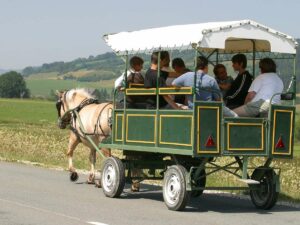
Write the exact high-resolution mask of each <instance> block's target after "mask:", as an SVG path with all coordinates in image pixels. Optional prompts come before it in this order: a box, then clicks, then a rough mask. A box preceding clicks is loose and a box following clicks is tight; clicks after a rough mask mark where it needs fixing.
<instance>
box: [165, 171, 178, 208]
mask: <svg viewBox="0 0 300 225" xmlns="http://www.w3.org/2000/svg"><path fill="white" fill-rule="evenodd" d="M180 191H181V185H180V181H179V177H178V176H177V175H176V174H172V175H171V177H170V179H169V180H168V181H167V183H166V188H165V197H166V201H167V202H168V203H169V204H171V205H174V204H175V203H176V202H177V201H178V199H179V195H180Z"/></svg>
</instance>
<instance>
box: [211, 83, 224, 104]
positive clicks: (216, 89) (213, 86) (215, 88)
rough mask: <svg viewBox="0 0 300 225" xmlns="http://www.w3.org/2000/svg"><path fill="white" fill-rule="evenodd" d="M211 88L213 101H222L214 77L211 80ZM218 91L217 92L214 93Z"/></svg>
mask: <svg viewBox="0 0 300 225" xmlns="http://www.w3.org/2000/svg"><path fill="white" fill-rule="evenodd" d="M212 82H213V83H212V90H213V93H212V96H213V100H214V101H218V102H219V101H222V94H221V90H220V88H219V85H218V83H217V81H216V80H215V79H214V80H213V81H212ZM216 92H218V93H216Z"/></svg>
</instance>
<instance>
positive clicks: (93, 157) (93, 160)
mask: <svg viewBox="0 0 300 225" xmlns="http://www.w3.org/2000/svg"><path fill="white" fill-rule="evenodd" d="M89 159H90V163H91V170H90V175H89V178H88V180H87V182H88V183H89V184H94V183H95V164H96V150H95V149H94V148H90V157H89Z"/></svg>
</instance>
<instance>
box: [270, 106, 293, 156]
mask: <svg viewBox="0 0 300 225" xmlns="http://www.w3.org/2000/svg"><path fill="white" fill-rule="evenodd" d="M277 112H285V113H290V114H291V122H290V141H289V142H290V145H289V151H288V152H275V151H274V150H275V130H276V120H275V119H276V113H277ZM293 116H294V111H293V110H283V109H274V116H273V121H274V125H273V143H272V154H273V155H291V153H292V137H293V135H292V130H293Z"/></svg>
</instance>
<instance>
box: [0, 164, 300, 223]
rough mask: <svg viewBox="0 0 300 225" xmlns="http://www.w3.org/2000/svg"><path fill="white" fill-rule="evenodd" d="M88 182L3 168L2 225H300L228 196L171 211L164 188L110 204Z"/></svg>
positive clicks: (285, 212) (292, 217) (298, 212)
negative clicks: (163, 194)
mask: <svg viewBox="0 0 300 225" xmlns="http://www.w3.org/2000/svg"><path fill="white" fill-rule="evenodd" d="M86 178H87V177H86V176H85V175H81V176H80V178H79V180H78V181H77V182H76V183H71V182H70V181H69V173H68V172H66V171H57V170H49V169H44V168H39V167H34V166H28V165H23V164H15V163H6V162H0V225H50V224H51V225H53V224H56V225H77V224H95V225H103V224H108V225H117V224H122V225H135V224H137V225H147V224H149V225H156V224H163V225H167V224H171V225H177V224H180V225H183V224H184V225H188V224H197V225H200V224H201V225H221V224H222V225H227V224H228V225H235V224H239V225H240V224H243V225H246V224H247V225H248V224H255V225H263V224H272V225H284V224H289V225H292V224H295V225H296V224H297V225H299V224H300V209H299V208H294V207H289V206H282V205H277V206H276V207H275V208H273V209H272V210H270V211H262V210H257V209H255V208H254V206H253V205H252V203H251V201H250V200H248V199H239V198H235V197H231V196H228V195H222V194H204V195H203V196H202V197H200V198H197V199H193V200H192V201H191V202H190V204H189V205H188V207H187V208H186V210H185V211H184V212H172V211H169V210H168V209H167V208H166V206H165V204H164V202H163V198H162V192H161V188H158V187H155V186H150V185H143V186H142V191H141V192H139V193H130V191H129V189H128V187H127V188H126V189H125V190H124V193H123V194H122V196H121V198H119V199H110V198H107V197H105V196H104V194H103V193H102V189H99V188H95V187H94V186H93V185H88V184H86V183H85V180H86Z"/></svg>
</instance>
